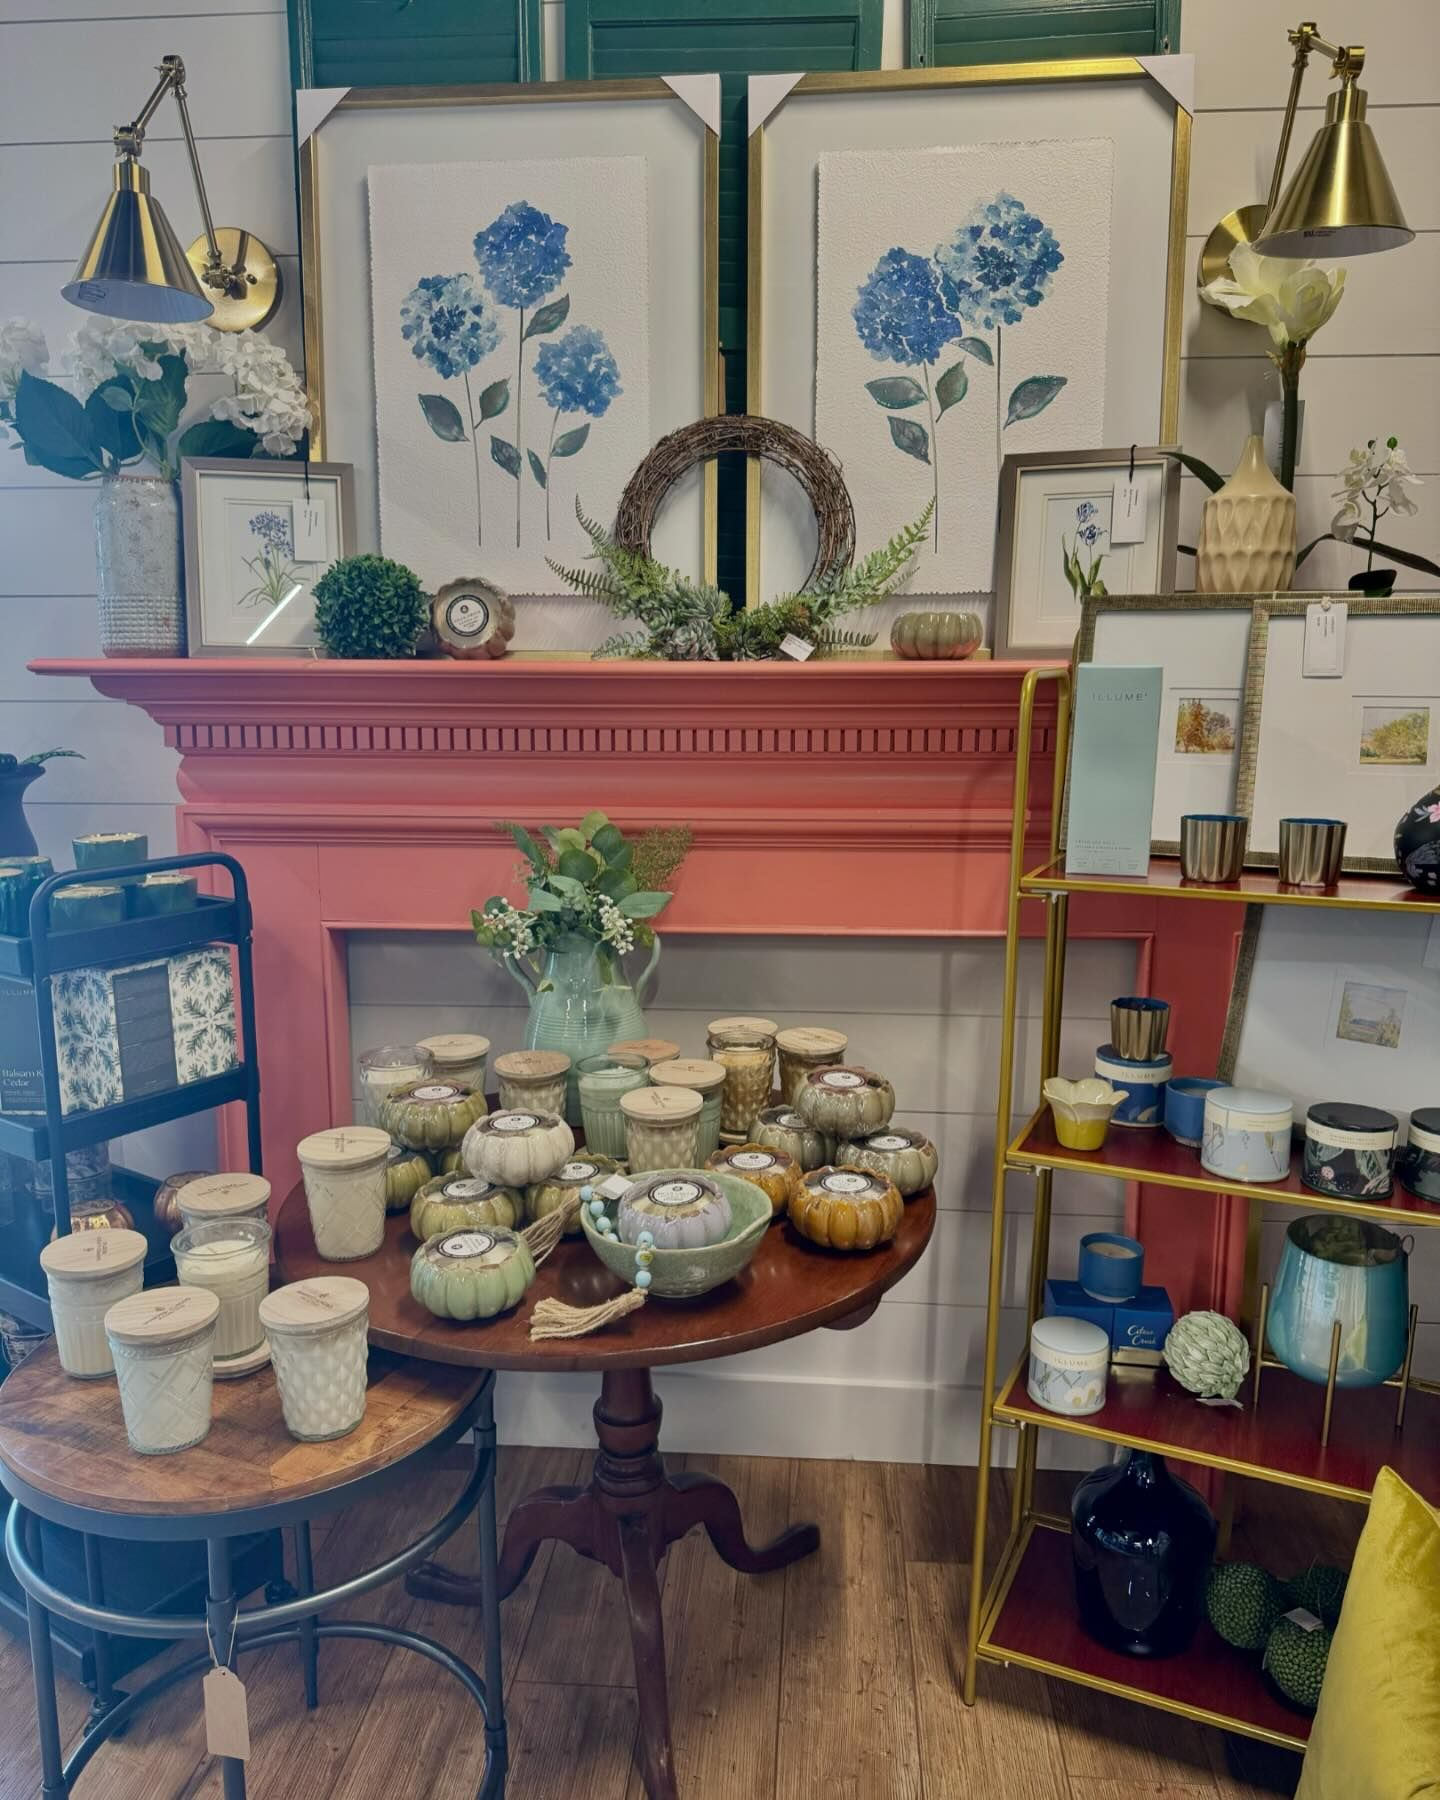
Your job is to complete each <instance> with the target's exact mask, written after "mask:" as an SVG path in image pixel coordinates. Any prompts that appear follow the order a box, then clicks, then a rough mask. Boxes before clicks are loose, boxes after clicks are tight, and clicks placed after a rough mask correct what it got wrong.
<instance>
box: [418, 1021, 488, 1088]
mask: <svg viewBox="0 0 1440 1800" xmlns="http://www.w3.org/2000/svg"><path fill="white" fill-rule="evenodd" d="M420 1048H421V1049H422V1050H428V1051H429V1053H430V1061H431V1064H432V1066H433V1068H434V1071H435V1073H436V1075H438V1076H439V1078H440V1080H441V1081H458V1082H459V1084H460V1085H461V1087H468V1088H474V1090H475V1092H476V1093H477V1094H483V1093H484V1092H485V1063H486V1059H487V1058H488V1057H489V1055H490V1040H489V1038H487V1037H481V1036H480V1034H479V1033H478V1032H474V1031H453V1032H449V1033H447V1034H444V1035H442V1036H440V1037H428V1038H421V1040H420Z"/></svg>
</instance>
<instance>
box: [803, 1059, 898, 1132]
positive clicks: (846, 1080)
mask: <svg viewBox="0 0 1440 1800" xmlns="http://www.w3.org/2000/svg"><path fill="white" fill-rule="evenodd" d="M795 1110H796V1112H798V1113H799V1115H800V1117H801V1118H802V1119H804V1121H805V1122H806V1124H807V1125H813V1126H814V1127H815V1129H816V1130H817V1131H824V1132H827V1133H828V1134H829V1135H830V1136H831V1137H833V1138H862V1137H868V1136H869V1135H870V1133H871V1132H872V1131H879V1129H880V1128H881V1126H882V1125H888V1124H889V1123H890V1115H891V1114H892V1113H893V1112H894V1111H895V1090H894V1088H893V1087H891V1085H890V1083H889V1082H888V1081H887V1080H886V1079H885V1077H884V1076H883V1075H877V1074H876V1073H875V1071H874V1070H873V1069H862V1068H861V1067H860V1065H859V1064H858V1063H849V1064H847V1063H836V1064H834V1065H833V1066H832V1067H830V1068H825V1069H812V1070H811V1071H810V1073H809V1074H808V1075H807V1076H806V1077H805V1078H804V1080H803V1081H802V1082H800V1084H799V1086H798V1087H797V1088H796V1090H795Z"/></svg>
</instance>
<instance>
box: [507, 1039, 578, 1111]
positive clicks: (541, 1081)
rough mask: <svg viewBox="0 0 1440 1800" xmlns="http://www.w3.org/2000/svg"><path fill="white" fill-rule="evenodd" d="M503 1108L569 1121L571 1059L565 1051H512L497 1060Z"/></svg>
mask: <svg viewBox="0 0 1440 1800" xmlns="http://www.w3.org/2000/svg"><path fill="white" fill-rule="evenodd" d="M495 1075H496V1078H497V1080H498V1081H499V1083H500V1104H501V1106H503V1107H505V1108H507V1109H508V1110H512V1111H515V1112H542V1113H555V1114H556V1115H557V1116H558V1117H560V1118H562V1119H563V1118H564V1117H565V1102H566V1098H567V1095H568V1085H567V1084H568V1081H569V1075H570V1058H569V1057H568V1056H567V1055H566V1054H565V1052H564V1051H563V1050H511V1051H510V1052H509V1053H508V1054H507V1055H505V1056H497V1057H496V1058H495Z"/></svg>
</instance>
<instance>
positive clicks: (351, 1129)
mask: <svg viewBox="0 0 1440 1800" xmlns="http://www.w3.org/2000/svg"><path fill="white" fill-rule="evenodd" d="M389 1151H390V1139H389V1138H388V1137H387V1136H386V1135H385V1133H384V1132H383V1131H381V1130H380V1129H379V1128H378V1127H377V1126H374V1125H337V1126H335V1127H334V1128H333V1129H332V1130H330V1131H317V1132H314V1133H312V1134H311V1136H309V1137H307V1138H301V1140H300V1142H299V1143H298V1144H297V1145H296V1146H295V1154H296V1156H297V1157H299V1159H300V1173H301V1175H302V1176H303V1177H304V1181H305V1199H306V1202H307V1204H308V1206H309V1208H310V1230H311V1232H312V1233H313V1234H314V1238H315V1248H316V1250H317V1252H318V1253H319V1254H320V1255H321V1256H322V1257H324V1259H325V1261H326V1262H357V1261H359V1259H360V1258H361V1257H362V1256H373V1255H374V1254H375V1252H376V1251H377V1250H378V1249H379V1248H380V1246H381V1244H382V1243H384V1241H385V1163H386V1158H387V1156H388V1155H389Z"/></svg>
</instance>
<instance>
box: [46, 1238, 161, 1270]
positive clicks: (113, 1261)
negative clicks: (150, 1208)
mask: <svg viewBox="0 0 1440 1800" xmlns="http://www.w3.org/2000/svg"><path fill="white" fill-rule="evenodd" d="M148 1248H149V1245H148V1244H147V1243H146V1241H145V1236H144V1233H143V1232H139V1231H126V1230H125V1228H124V1227H123V1226H119V1227H112V1228H111V1229H110V1230H109V1231H72V1232H71V1233H70V1234H69V1236H68V1237H61V1238H54V1239H52V1241H51V1242H50V1243H48V1244H46V1246H45V1248H44V1249H43V1250H42V1251H41V1252H40V1267H41V1268H42V1269H43V1270H44V1271H45V1273H46V1274H47V1275H57V1276H59V1277H60V1278H61V1279H62V1280H66V1281H91V1280H99V1279H100V1278H102V1277H103V1276H106V1275H123V1274H124V1272H125V1271H126V1269H133V1268H134V1267H135V1265H136V1263H141V1262H144V1260H145V1252H146V1250H147V1249H148Z"/></svg>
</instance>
